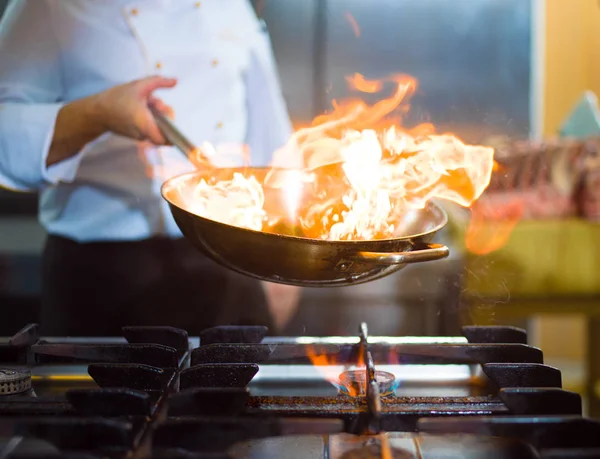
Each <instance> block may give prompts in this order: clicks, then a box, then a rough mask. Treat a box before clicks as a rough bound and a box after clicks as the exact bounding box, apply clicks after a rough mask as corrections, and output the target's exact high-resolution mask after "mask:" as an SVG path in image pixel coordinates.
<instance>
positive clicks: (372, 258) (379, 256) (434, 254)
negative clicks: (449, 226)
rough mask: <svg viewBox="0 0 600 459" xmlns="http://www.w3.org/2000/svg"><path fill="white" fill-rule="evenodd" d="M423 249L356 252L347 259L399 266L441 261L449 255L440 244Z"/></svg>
mask: <svg viewBox="0 0 600 459" xmlns="http://www.w3.org/2000/svg"><path fill="white" fill-rule="evenodd" d="M423 247H424V248H423V249H416V250H412V251H410V252H358V253H356V254H354V255H352V256H351V257H349V258H350V259H352V260H353V261H361V262H363V263H365V262H366V263H372V264H377V265H400V264H405V263H421V262H423V261H434V260H441V259H443V258H447V257H448V255H450V249H448V247H446V246H445V245H442V244H425V245H424V246H423Z"/></svg>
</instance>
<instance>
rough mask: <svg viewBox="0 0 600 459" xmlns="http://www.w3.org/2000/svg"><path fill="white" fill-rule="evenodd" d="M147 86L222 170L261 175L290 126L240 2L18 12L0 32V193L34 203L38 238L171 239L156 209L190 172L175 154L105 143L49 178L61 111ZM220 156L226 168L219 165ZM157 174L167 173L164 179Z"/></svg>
mask: <svg viewBox="0 0 600 459" xmlns="http://www.w3.org/2000/svg"><path fill="white" fill-rule="evenodd" d="M149 75H164V76H166V77H174V78H177V79H178V85H177V86H176V87H175V88H173V89H164V90H159V91H157V92H156V93H155V94H156V96H157V97H160V98H161V99H162V100H164V101H165V103H167V104H168V105H170V106H171V107H173V109H174V111H175V117H176V118H175V121H176V124H177V125H178V126H179V128H180V129H181V131H182V132H183V133H184V134H186V135H187V136H188V137H189V138H190V139H191V140H192V141H193V142H194V143H196V144H203V143H204V142H210V143H211V144H213V145H215V147H216V151H217V156H216V157H215V158H213V160H214V161H215V162H216V163H218V164H221V165H231V164H234V163H237V164H241V161H242V159H241V158H242V156H235V155H233V156H232V153H231V152H232V146H240V145H243V144H245V145H247V146H248V147H249V148H250V152H251V163H252V164H253V165H267V164H268V163H269V162H270V158H271V154H272V153H273V152H274V151H275V150H276V149H277V148H278V147H280V146H282V145H283V144H284V143H285V142H286V140H287V139H288V137H289V135H290V133H291V125H290V122H289V118H288V116H287V112H286V109H285V103H284V100H283V97H282V94H281V90H280V85H279V81H278V77H277V73H276V68H275V64H274V59H273V56H272V52H271V46H270V42H269V38H268V36H267V33H266V31H265V29H264V28H263V26H262V25H261V23H260V22H259V21H258V19H257V18H256V16H255V14H254V11H253V9H252V6H251V5H250V4H249V2H248V0H201V1H192V0H137V1H132V0H13V1H12V2H11V3H9V6H8V8H7V11H6V13H5V17H4V18H3V20H2V23H1V24H0V185H1V186H4V187H8V188H11V189H14V190H23V191H25V190H36V189H37V190H40V214H39V218H40V221H41V223H42V225H43V226H44V227H45V228H46V229H47V231H48V232H49V233H50V234H56V235H60V236H63V237H67V238H70V239H73V240H76V241H79V242H88V241H119V240H120V241H125V240H140V239H145V238H149V237H152V236H157V235H159V236H167V237H180V232H179V230H178V228H177V227H176V224H175V223H174V221H173V219H172V217H171V214H170V212H169V210H168V206H167V204H166V202H165V201H164V200H163V199H162V198H161V197H160V186H161V184H162V183H163V181H164V179H165V178H168V177H167V176H165V174H167V175H168V176H172V175H176V174H179V173H183V172H186V171H188V170H190V169H191V166H190V165H189V163H188V162H187V161H186V160H185V158H184V157H183V156H181V153H179V152H178V151H176V150H175V149H174V148H171V147H162V148H155V147H152V146H150V145H148V144H146V143H141V142H135V141H133V140H129V139H126V138H123V137H120V136H117V135H114V134H105V135H103V136H101V137H100V138H98V139H96V140H95V141H93V142H91V143H89V144H88V145H86V146H85V147H84V148H83V149H82V151H81V152H79V153H78V154H77V155H76V156H74V157H72V158H70V159H67V160H65V161H63V162H61V163H58V164H55V165H53V166H51V167H49V168H47V167H46V157H47V154H48V150H49V146H50V143H51V140H52V136H53V130H54V125H55V120H56V116H57V113H58V111H59V110H60V108H61V107H62V105H63V104H65V103H68V102H69V101H73V100H75V99H79V98H82V97H85V96H89V95H91V94H94V93H98V92H100V91H103V90H105V89H108V88H109V87H111V86H114V85H118V84H121V83H126V82H129V81H132V80H135V79H139V78H143V77H146V76H149ZM222 151H225V152H229V153H226V154H225V155H223V154H222V153H219V152H222ZM165 170H166V172H165Z"/></svg>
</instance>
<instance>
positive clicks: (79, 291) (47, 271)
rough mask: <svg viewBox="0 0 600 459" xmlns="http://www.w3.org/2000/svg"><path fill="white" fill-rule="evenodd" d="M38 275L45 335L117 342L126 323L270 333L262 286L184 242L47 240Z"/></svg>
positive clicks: (190, 332) (195, 331)
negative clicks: (261, 327)
mask: <svg viewBox="0 0 600 459" xmlns="http://www.w3.org/2000/svg"><path fill="white" fill-rule="evenodd" d="M42 276H43V277H42V309H41V317H40V327H41V332H42V333H43V334H44V335H46V336H119V335H121V330H120V329H121V327H123V326H125V325H146V326H149V325H169V326H173V327H179V328H183V329H185V330H187V331H188V333H189V334H190V335H197V334H198V333H199V332H200V331H202V330H203V329H205V328H208V327H212V326H215V325H266V326H268V327H269V329H270V331H271V332H273V331H274V330H273V328H274V327H273V323H272V318H271V315H270V313H269V308H268V306H267V300H266V297H265V294H264V292H263V288H262V286H261V285H260V282H259V281H257V280H255V279H251V278H248V277H246V276H242V275H240V274H237V273H234V272H232V271H230V270H227V269H225V268H222V267H221V266H219V265H217V264H216V263H214V262H213V261H211V260H210V259H208V258H206V257H205V256H204V255H203V254H201V253H200V252H199V251H198V250H196V249H195V248H194V247H193V246H192V245H191V244H190V243H189V242H188V241H187V240H185V239H177V240H172V239H158V238H157V239H148V240H143V241H135V242H99V243H86V244H80V243H77V242H74V241H72V240H69V239H64V238H61V237H57V236H49V237H48V240H47V242H46V247H45V249H44V254H43V264H42Z"/></svg>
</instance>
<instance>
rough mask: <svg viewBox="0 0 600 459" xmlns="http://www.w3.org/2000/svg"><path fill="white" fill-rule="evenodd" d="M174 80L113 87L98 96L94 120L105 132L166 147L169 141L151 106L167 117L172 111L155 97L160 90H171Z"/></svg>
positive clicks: (158, 78)
mask: <svg viewBox="0 0 600 459" xmlns="http://www.w3.org/2000/svg"><path fill="white" fill-rule="evenodd" d="M176 84H177V80H175V79H173V78H164V77H161V76H153V77H148V78H143V79H141V80H136V81H132V82H130V83H125V84H122V85H119V86H114V87H112V88H110V89H107V90H106V91H104V92H101V93H99V94H97V95H96V96H95V103H94V108H93V110H94V113H95V117H96V119H97V120H98V122H99V123H101V124H102V127H103V128H104V129H105V130H106V131H111V132H113V133H115V134H119V135H122V136H125V137H129V138H132V139H135V140H146V141H149V142H152V143H153V144H155V145H166V144H167V140H166V139H165V137H164V136H163V135H162V133H161V132H160V129H159V128H158V126H157V125H156V122H155V121H154V117H153V116H152V112H151V111H150V109H149V108H148V104H149V103H152V104H153V105H154V106H155V107H156V108H158V109H159V110H161V111H162V112H164V113H165V114H166V115H167V116H170V117H173V110H172V109H171V107H169V106H167V105H166V104H165V103H164V102H162V101H161V100H160V99H158V98H156V97H154V96H153V95H152V94H153V92H154V91H156V90H157V89H164V88H172V87H174V86H175V85H176Z"/></svg>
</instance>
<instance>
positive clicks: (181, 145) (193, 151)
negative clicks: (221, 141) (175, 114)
mask: <svg viewBox="0 0 600 459" xmlns="http://www.w3.org/2000/svg"><path fill="white" fill-rule="evenodd" d="M148 108H149V109H150V112H151V113H152V116H153V117H154V120H155V121H156V125H157V126H158V128H159V129H160V131H161V132H162V134H163V135H164V136H165V138H166V139H167V140H168V141H169V142H170V143H171V144H172V145H173V146H174V147H176V148H177V149H178V150H179V151H180V152H181V153H183V154H184V155H185V157H186V158H187V159H188V160H189V161H190V162H191V163H192V164H194V166H196V167H198V168H204V169H206V168H207V167H212V164H211V162H210V160H209V159H208V158H207V157H206V156H205V155H204V154H203V153H202V151H201V150H200V149H199V148H198V147H196V145H194V144H193V143H192V142H191V141H190V140H189V139H188V138H187V137H186V136H185V135H183V133H182V132H181V131H180V130H179V129H177V126H175V125H174V124H173V122H172V121H171V120H170V119H169V118H168V117H167V116H166V115H165V114H164V113H163V112H161V111H160V110H159V109H158V108H156V107H155V106H154V105H153V104H152V103H150V104H148Z"/></svg>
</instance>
